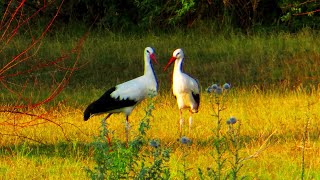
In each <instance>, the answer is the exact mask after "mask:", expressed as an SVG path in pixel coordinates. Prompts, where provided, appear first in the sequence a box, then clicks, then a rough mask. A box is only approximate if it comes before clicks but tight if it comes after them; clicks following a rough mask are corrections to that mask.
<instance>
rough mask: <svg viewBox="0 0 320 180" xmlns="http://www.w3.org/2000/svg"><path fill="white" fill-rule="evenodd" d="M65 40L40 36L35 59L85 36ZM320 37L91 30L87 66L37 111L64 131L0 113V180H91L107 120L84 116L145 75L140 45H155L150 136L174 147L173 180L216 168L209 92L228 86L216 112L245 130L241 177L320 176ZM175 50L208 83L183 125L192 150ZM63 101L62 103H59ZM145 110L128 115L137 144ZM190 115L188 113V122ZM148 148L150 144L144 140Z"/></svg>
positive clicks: (115, 126)
mask: <svg viewBox="0 0 320 180" xmlns="http://www.w3.org/2000/svg"><path fill="white" fill-rule="evenodd" d="M200 32H202V33H200ZM69 34H72V33H70V32H63V33H61V35H56V36H51V37H48V38H46V39H44V40H43V43H42V46H41V48H40V50H39V52H38V55H39V56H40V57H44V56H49V55H54V54H56V53H59V52H60V51H63V50H65V49H70V48H71V47H72V46H73V45H74V44H75V42H76V41H77V39H78V38H79V36H77V35H79V34H80V35H81V33H78V34H76V35H74V34H73V35H69ZM317 35H318V33H317V32H312V31H310V30H305V31H302V32H300V33H297V34H287V33H278V34H261V35H252V36H244V35H241V34H237V33H229V34H227V33H226V34H219V35H217V34H214V33H213V32H210V29H201V30H199V31H197V30H195V31H191V32H176V33H173V34H154V33H146V34H145V35H134V34H124V35H117V34H114V33H111V32H105V33H91V34H89V36H88V38H87V39H86V41H85V44H84V47H83V50H82V52H81V57H80V61H81V63H83V64H85V65H84V66H82V68H81V69H79V70H78V71H76V72H75V74H74V75H73V76H72V79H71V81H70V83H69V85H68V86H67V87H66V88H65V89H64V91H62V93H61V94H60V95H59V97H58V98H57V99H55V101H54V102H53V103H51V104H49V105H48V106H49V107H48V106H44V107H43V108H39V109H37V111H40V112H41V113H46V115H47V116H48V118H50V119H54V121H55V122H59V124H60V125H59V126H57V125H56V124H54V123H49V122H47V123H44V124H40V125H37V126H32V127H28V126H26V127H23V128H17V127H13V126H7V125H5V124H6V123H5V122H8V121H13V120H15V121H28V118H30V117H28V116H23V115H13V114H10V113H0V132H1V134H2V135H1V136H0V145H1V146H0V147H1V149H0V177H1V179H89V177H88V176H87V174H86V171H85V170H84V169H85V168H86V167H89V168H93V167H94V166H95V165H96V161H95V160H94V154H95V153H96V152H95V151H94V150H93V147H92V144H91V143H92V142H93V141H95V138H94V137H96V136H99V130H100V129H101V123H100V121H101V119H102V118H103V116H102V115H101V116H96V117H94V118H92V119H90V120H89V121H88V122H84V121H83V110H84V108H85V107H86V105H87V104H89V103H90V102H91V101H93V100H95V99H96V98H98V97H99V96H100V95H101V94H102V93H103V92H104V91H105V90H106V89H107V88H109V87H111V86H113V85H115V84H117V83H120V82H124V81H126V80H129V79H132V78H134V77H136V76H139V75H140V74H142V72H143V63H142V62H143V61H142V58H143V54H142V52H143V49H144V47H146V46H152V47H154V48H155V50H156V57H157V59H158V61H159V65H155V71H156V73H157V76H158V79H159V87H160V90H159V93H158V96H156V97H154V98H153V103H154V106H155V107H154V110H153V111H152V115H153V116H152V117H151V118H150V126H151V127H150V129H149V130H148V131H147V135H146V137H147V139H156V140H158V141H159V142H160V146H161V148H168V149H170V152H171V153H170V160H169V161H168V162H166V165H167V167H169V169H170V178H171V179H183V178H190V179H200V175H199V171H198V168H200V169H201V170H202V172H203V173H204V174H207V173H206V172H207V170H209V169H214V168H216V165H217V163H216V160H217V152H216V149H215V147H214V143H213V140H214V139H216V138H217V136H216V131H217V125H218V123H217V122H218V121H217V117H216V116H214V111H215V110H216V109H215V108H214V107H215V105H216V104H215V103H214V102H215V97H214V95H212V94H208V93H207V92H206V88H207V87H208V86H210V85H211V84H212V83H217V84H220V85H223V84H224V83H225V82H228V83H230V84H231V87H232V88H231V89H230V91H229V93H228V94H227V96H226V103H225V107H226V109H224V110H223V111H221V112H220V115H219V118H220V119H221V124H220V125H221V127H220V128H221V129H219V132H220V133H221V134H227V133H228V132H229V131H228V129H229V128H230V126H229V125H227V124H226V123H225V122H226V120H227V119H228V118H230V117H231V116H234V117H236V119H237V120H238V121H237V123H236V124H235V125H234V126H235V127H239V125H240V124H241V126H240V127H241V129H240V134H239V139H240V141H239V142H241V143H240V147H239V149H238V151H237V152H238V153H239V157H240V159H243V161H241V164H243V166H242V167H241V169H240V171H239V172H238V178H241V177H245V178H246V179H300V178H301V179H302V178H303V179H320V175H319V174H320V158H319V157H320V156H319V155H320V142H319V137H320V131H319V130H320V126H319V123H318V121H317V120H318V119H319V116H320V115H319V112H320V109H319V108H320V105H319V95H320V94H319V93H320V90H319V89H318V82H319V80H318V77H319V75H320V74H319V73H320V71H319V70H318V67H319V62H320V61H319V60H320V58H319V57H320V56H319V53H320V44H319V42H320V41H319V38H318V36H317ZM22 39H23V38H22ZM19 43H24V41H23V40H21V41H20V42H19ZM178 47H182V48H184V50H185V54H186V56H187V57H186V60H185V62H184V70H185V71H186V72H188V73H189V74H191V75H192V76H193V77H195V78H197V79H198V80H199V82H200V84H201V87H202V92H201V105H200V110H199V113H198V114H196V115H194V124H193V129H192V132H189V131H188V126H187V125H186V126H185V127H184V135H185V136H186V137H188V138H190V139H191V141H192V143H191V144H183V143H181V141H180V140H179V138H180V137H179V133H178V128H179V123H178V120H179V113H178V109H177V106H176V102H175V99H174V97H173V96H172V94H171V90H170V86H171V85H170V83H171V72H172V68H170V69H169V70H168V71H167V72H163V70H162V69H163V67H164V65H165V64H166V63H167V61H168V60H169V58H170V57H171V54H172V52H173V50H174V49H176V48H178ZM45 88H46V87H44V89H45ZM1 91H2V92H1V97H0V98H1V102H3V104H5V105H10V99H11V98H12V97H10V93H9V92H6V90H5V89H3V90H1ZM60 100H64V101H62V102H61V103H59V101H60ZM148 106H149V105H148V101H144V102H143V103H141V104H140V105H139V106H137V107H136V109H135V111H133V113H132V115H131V116H130V119H131V127H132V129H131V131H130V138H131V139H133V138H134V137H136V136H137V135H138V130H137V129H138V127H139V122H140V120H141V119H142V118H143V117H144V116H145V114H146V112H145V109H146V108H147V107H148ZM187 115H188V112H187V111H186V112H185V114H184V116H185V119H187ZM124 120H125V118H124V116H123V115H113V116H111V117H110V118H109V119H108V129H109V130H111V131H113V133H114V134H113V135H112V139H120V140H121V141H122V142H124V141H125V135H124V132H125V131H124ZM229 130H230V129H229ZM6 134H7V135H6ZM8 134H11V135H8ZM12 134H14V136H12ZM19 135H20V136H19ZM24 137H28V138H29V139H28V138H24ZM34 140H37V141H34ZM226 141H227V140H226ZM144 148H145V149H150V148H151V147H148V143H147V144H146V145H145V147H144ZM231 149H232V148H231ZM230 152H232V151H230ZM230 152H229V151H228V150H226V152H222V153H221V154H223V158H226V162H225V164H224V166H223V168H222V170H221V172H222V173H223V174H227V172H229V171H230V168H231V166H232V163H233V156H232V153H231V154H230ZM150 159H152V158H150ZM229 178H230V179H231V177H229Z"/></svg>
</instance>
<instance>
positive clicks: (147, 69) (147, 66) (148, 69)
mask: <svg viewBox="0 0 320 180" xmlns="http://www.w3.org/2000/svg"><path fill="white" fill-rule="evenodd" d="M144 75H147V76H155V74H154V70H153V66H152V63H151V59H150V57H149V56H147V55H146V56H145V57H144Z"/></svg>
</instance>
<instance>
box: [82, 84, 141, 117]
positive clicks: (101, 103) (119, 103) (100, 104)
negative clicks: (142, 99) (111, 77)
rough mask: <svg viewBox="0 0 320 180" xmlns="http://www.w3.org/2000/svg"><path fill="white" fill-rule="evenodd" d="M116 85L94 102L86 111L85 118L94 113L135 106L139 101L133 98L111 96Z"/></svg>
mask: <svg viewBox="0 0 320 180" xmlns="http://www.w3.org/2000/svg"><path fill="white" fill-rule="evenodd" d="M115 90H116V87H113V88H110V89H109V90H108V91H106V92H105V93H104V94H103V95H102V96H101V97H100V98H99V99H98V100H96V101H94V102H92V103H91V104H90V105H89V106H88V107H87V108H86V110H85V111H84V120H85V121H86V120H88V119H89V118H90V116H91V115H92V114H100V113H106V112H108V111H112V110H116V109H120V108H123V107H130V106H134V105H135V104H137V103H138V102H137V101H135V100H131V99H121V100H120V98H119V97H117V98H113V97H111V96H110V94H111V93H112V92H114V91H115Z"/></svg>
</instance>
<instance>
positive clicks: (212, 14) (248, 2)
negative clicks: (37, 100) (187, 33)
mask: <svg viewBox="0 0 320 180" xmlns="http://www.w3.org/2000/svg"><path fill="white" fill-rule="evenodd" d="M59 1H61V0H58V1H57V2H58V3H56V4H59ZM44 2H46V1H45V0H44ZM48 2H50V1H48ZM39 4H41V3H39V1H30V2H29V3H28V5H29V6H30V7H33V8H36V7H38V6H39ZM4 6H6V4H4ZM55 9H56V8H55V7H53V6H51V7H50V8H47V9H46V11H47V12H48V11H49V13H46V15H48V14H50V12H52V13H53V12H54V11H55ZM319 11H320V3H319V2H318V1H316V0H294V1H292V0H279V1H277V0H197V1H196V0H174V1H169V0H164V1H156V0H108V1H105V0H69V1H67V2H64V5H63V7H62V9H61V14H60V16H59V21H61V22H63V23H70V22H73V21H76V22H79V21H81V22H85V23H86V24H87V25H90V26H91V25H93V24H94V25H95V26H96V27H100V28H107V29H110V30H113V31H115V30H116V31H119V30H135V29H142V28H143V29H167V28H170V27H192V26H196V24H197V22H199V21H202V20H205V21H208V22H212V23H215V24H217V25H219V26H225V25H228V26H231V27H235V28H240V29H243V30H250V29H252V28H253V27H256V26H260V25H262V26H279V25H281V27H285V28H286V27H289V28H290V29H299V28H302V27H306V26H309V27H313V28H319V25H318V24H319Z"/></svg>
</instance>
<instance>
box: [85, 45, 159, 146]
mask: <svg viewBox="0 0 320 180" xmlns="http://www.w3.org/2000/svg"><path fill="white" fill-rule="evenodd" d="M151 60H153V61H154V62H155V63H158V62H157V60H156V58H155V55H154V50H153V49H152V48H151V47H146V48H145V50H144V64H145V65H144V75H142V76H140V77H137V78H135V79H132V80H130V81H127V82H124V83H122V84H119V85H117V86H115V87H112V88H110V89H109V90H107V91H106V92H105V93H104V94H103V95H102V96H101V97H100V98H99V99H97V100H96V101H94V102H92V103H91V104H90V105H89V106H88V107H87V108H86V110H85V111H84V120H85V121H87V120H88V119H89V118H90V117H91V116H93V115H97V114H102V113H108V115H107V116H106V117H105V118H104V120H106V119H107V118H109V117H110V116H111V115H112V114H113V113H124V114H125V116H126V140H127V142H128V136H129V135H128V131H129V115H130V114H131V112H132V110H133V109H134V108H135V107H136V105H137V104H139V103H140V102H141V101H142V100H144V99H145V98H146V97H148V96H149V95H151V94H152V95H156V93H157V90H158V82H157V78H156V75H155V73H154V70H153V66H152V62H151Z"/></svg>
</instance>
